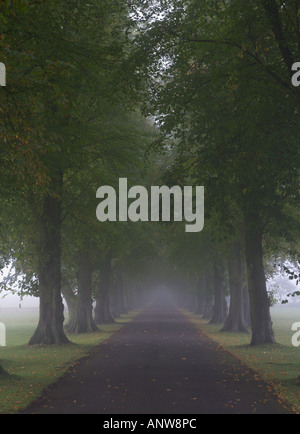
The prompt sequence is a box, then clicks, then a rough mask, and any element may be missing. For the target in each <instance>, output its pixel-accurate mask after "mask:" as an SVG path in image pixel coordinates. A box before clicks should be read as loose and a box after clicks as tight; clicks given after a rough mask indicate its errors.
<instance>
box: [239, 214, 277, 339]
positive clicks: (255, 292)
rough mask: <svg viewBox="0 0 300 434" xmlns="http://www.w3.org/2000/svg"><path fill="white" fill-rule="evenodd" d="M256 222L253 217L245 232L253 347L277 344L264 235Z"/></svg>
mask: <svg viewBox="0 0 300 434" xmlns="http://www.w3.org/2000/svg"><path fill="white" fill-rule="evenodd" d="M254 221H255V220H254V219H253V217H252V218H251V219H250V221H249V224H248V225H247V224H246V232H245V241H246V242H245V247H246V260H247V270H248V286H249V296H250V309H251V328H252V340H251V345H252V346H255V345H263V344H274V343H275V338H274V333H273V327H272V321H271V314H270V303H269V298H268V293H267V287H266V277H265V272H264V266H263V248H262V239H263V235H262V230H260V227H259V224H253V222H254ZM246 223H247V222H246Z"/></svg>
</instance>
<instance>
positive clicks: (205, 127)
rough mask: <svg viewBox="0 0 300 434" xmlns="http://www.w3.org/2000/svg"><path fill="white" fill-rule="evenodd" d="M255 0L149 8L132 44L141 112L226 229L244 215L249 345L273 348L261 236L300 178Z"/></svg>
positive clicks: (290, 123) (290, 122)
mask: <svg viewBox="0 0 300 434" xmlns="http://www.w3.org/2000/svg"><path fill="white" fill-rule="evenodd" d="M259 3H260V2H257V5H255V7H254V8H253V5H252V4H251V5H250V4H249V2H240V3H238V4H236V3H232V2H221V1H220V2H215V3H214V4H211V3H210V4H209V3H208V2H206V3H202V4H201V7H199V2H196V1H195V2H194V1H191V2H189V4H188V5H187V4H185V3H184V2H176V4H175V3H173V2H172V1H170V2H168V3H167V4H166V3H162V2H161V3H160V2H156V3H151V2H147V4H146V7H145V8H144V9H142V10H141V8H137V12H138V13H137V26H140V28H141V29H142V30H143V32H139V31H137V32H136V38H135V42H136V47H137V53H139V58H138V59H136V61H137V66H136V69H137V71H138V79H140V80H141V82H142V80H144V83H147V85H148V87H147V86H146V89H145V90H144V94H147V92H148V94H147V101H146V103H145V112H149V111H151V113H153V115H156V116H157V119H158V122H159V123H160V126H161V129H162V131H163V133H164V134H165V135H166V136H167V137H168V138H170V137H173V138H174V142H173V143H174V146H175V147H177V148H179V149H180V151H179V152H178V154H179V155H180V157H184V156H186V165H185V166H184V167H185V168H187V167H188V168H190V170H191V171H192V174H193V179H195V180H196V181H197V183H198V182H201V183H203V184H204V185H205V186H206V191H207V192H208V194H209V195H211V197H212V198H213V197H214V200H212V204H213V206H214V208H216V209H217V210H218V214H217V215H219V216H221V217H222V219H223V220H222V222H223V224H224V223H225V224H226V222H227V223H232V222H233V221H235V219H234V218H233V217H232V210H234V209H236V210H237V212H238V215H239V216H240V217H241V219H242V224H243V225H244V231H243V233H244V237H245V239H244V245H245V250H246V261H247V268H248V273H247V274H248V280H249V282H248V287H249V292H250V301H251V316H252V320H251V324H252V340H251V343H252V345H259V344H262V343H274V335H273V331H272V323H271V318H270V310H269V309H270V306H269V301H268V296H267V289H266V279H265V273H264V268H263V238H264V235H265V233H266V231H267V228H268V227H270V222H274V220H276V219H277V221H278V222H279V221H281V222H282V220H280V215H282V210H283V208H284V207H285V205H286V204H287V203H288V202H289V201H292V200H294V198H295V196H296V191H297V188H295V186H296V185H298V182H299V177H298V171H297V167H298V160H299V153H298V145H297V133H296V132H295V131H296V130H297V124H298V120H297V115H296V113H297V112H296V111H295V105H296V104H297V102H296V100H295V89H293V88H292V86H291V83H290V81H289V80H290V72H289V73H288V74H287V70H286V68H284V69H283V67H282V58H281V54H282V50H281V53H279V52H278V49H277V48H278V47H277V43H278V41H279V39H280V36H277V38H275V40H274V38H272V35H271V32H270V29H269V28H268V27H267V26H266V15H265V12H266V10H264V9H263V8H261V4H259ZM282 11H284V8H283V9H282ZM282 13H284V12H282ZM143 14H144V15H143ZM141 16H142V17H143V18H145V20H143V19H142V18H141ZM158 17H159V18H158ZM229 17H230V19H229ZM287 17H288V14H287ZM287 20H288V18H287ZM290 36H291V35H290ZM295 36H297V35H295V34H293V36H292V38H291V41H294V42H296V41H297V40H298V39H297V38H296V37H295ZM276 40H277V41H276ZM140 49H141V50H143V54H142V52H141V51H140ZM162 62H164V65H163V67H162ZM288 63H290V61H289V62H288ZM155 70H156V71H157V72H156V73H155V72H154V71H155ZM149 89H150V90H149ZM149 100H150V103H149ZM296 162H297V163H296ZM253 174H255V176H254V175H253ZM229 203H230V206H229V205H228V204H229ZM221 205H223V206H224V207H225V208H224V209H223V211H222V212H220V211H219V210H220V208H221ZM240 223H241V222H239V224H240Z"/></svg>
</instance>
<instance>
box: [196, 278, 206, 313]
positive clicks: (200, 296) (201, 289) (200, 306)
mask: <svg viewBox="0 0 300 434" xmlns="http://www.w3.org/2000/svg"><path fill="white" fill-rule="evenodd" d="M204 294H205V276H204V274H201V275H200V277H199V281H198V285H197V293H196V305H195V308H194V312H195V314H196V315H201V314H203V313H204Z"/></svg>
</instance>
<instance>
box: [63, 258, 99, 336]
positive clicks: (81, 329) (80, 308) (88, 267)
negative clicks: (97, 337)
mask: <svg viewBox="0 0 300 434" xmlns="http://www.w3.org/2000/svg"><path fill="white" fill-rule="evenodd" d="M78 259H79V261H78V276H77V282H78V294H77V306H76V321H75V322H74V323H73V326H72V327H70V328H69V329H68V332H69V333H76V334H80V333H92V332H95V331H98V327H97V326H96V323H95V321H94V319H93V299H92V278H93V265H92V260H91V257H90V253H89V252H88V251H84V250H82V251H80V252H79V255H78Z"/></svg>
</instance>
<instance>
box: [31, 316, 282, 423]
mask: <svg viewBox="0 0 300 434" xmlns="http://www.w3.org/2000/svg"><path fill="white" fill-rule="evenodd" d="M26 413H31V414H32V413H44V414H51V413H52V414H74V413H77V414H80V413H82V414H115V415H117V414H157V415H158V414H159V415H163V414H177V415H184V414H239V413H242V414H248V413H250V414H251V413H258V414H261V413H262V414H279V413H283V414H284V413H288V411H287V410H285V409H284V408H283V407H281V406H280V403H279V402H278V401H277V399H276V397H275V396H274V395H273V394H272V392H271V391H270V390H269V389H268V387H267V385H266V384H264V383H263V382H261V381H259V380H257V378H256V377H255V374H254V373H253V372H252V371H251V370H249V369H248V368H247V367H245V366H244V365H242V364H241V363H240V362H239V361H238V360H237V359H235V358H234V357H231V356H230V355H229V354H228V353H227V352H225V351H223V350H222V349H221V348H220V347H218V346H217V345H216V344H215V343H214V342H212V341H210V340H209V339H208V338H206V337H205V336H202V335H201V334H200V333H199V331H198V330H197V329H196V327H195V326H194V325H193V324H191V323H190V322H189V321H188V320H187V319H186V318H185V317H184V316H183V315H182V314H181V313H180V312H179V311H178V310H176V309H175V308H158V309H155V308H148V309H147V310H145V311H144V312H143V314H142V315H141V316H140V317H139V318H138V319H136V320H135V321H133V322H132V323H130V324H128V325H126V326H125V327H124V328H123V329H122V330H121V332H119V333H117V334H116V335H114V336H113V337H111V338H110V339H109V340H108V341H107V342H106V343H105V344H102V345H101V346H100V347H98V348H97V350H96V351H95V352H94V353H93V354H92V355H91V356H90V357H88V358H85V359H83V360H82V361H80V362H79V363H78V364H77V365H76V366H75V367H74V368H72V369H71V370H70V371H69V372H68V373H67V374H66V375H65V376H64V377H63V378H62V379H61V380H59V381H58V383H57V384H55V385H53V386H51V387H50V388H49V389H48V390H47V391H45V393H44V395H43V397H42V398H41V399H40V400H39V401H38V402H36V403H35V404H34V405H32V406H31V407H30V408H29V409H28V410H27V411H26Z"/></svg>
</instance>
